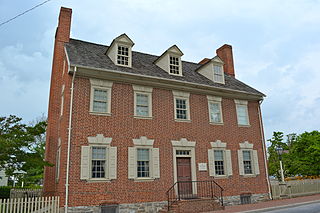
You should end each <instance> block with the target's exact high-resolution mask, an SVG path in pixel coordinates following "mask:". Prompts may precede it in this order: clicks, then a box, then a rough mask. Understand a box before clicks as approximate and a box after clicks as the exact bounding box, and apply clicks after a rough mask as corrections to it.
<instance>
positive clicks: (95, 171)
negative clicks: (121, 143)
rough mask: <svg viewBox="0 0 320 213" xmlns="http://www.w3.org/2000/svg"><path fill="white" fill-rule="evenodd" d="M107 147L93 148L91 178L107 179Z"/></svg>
mask: <svg viewBox="0 0 320 213" xmlns="http://www.w3.org/2000/svg"><path fill="white" fill-rule="evenodd" d="M106 152H107V148H106V147H99V146H96V147H91V178H106V166H107V165H106V158H107V153H106Z"/></svg>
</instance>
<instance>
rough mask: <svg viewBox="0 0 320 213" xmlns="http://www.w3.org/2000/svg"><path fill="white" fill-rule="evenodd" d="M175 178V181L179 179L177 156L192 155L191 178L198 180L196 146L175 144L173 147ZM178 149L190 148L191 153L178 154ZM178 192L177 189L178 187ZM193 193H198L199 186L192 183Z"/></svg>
mask: <svg viewBox="0 0 320 213" xmlns="http://www.w3.org/2000/svg"><path fill="white" fill-rule="evenodd" d="M172 150H173V180H174V183H176V182H177V181H178V174H177V158H178V157H190V164H191V180H192V181H196V180H197V175H196V171H197V170H196V159H195V148H194V147H190V146H189V147H186V146H174V147H173V149H172ZM177 150H189V151H190V154H189V155H181V156H177V155H176V151H177ZM176 192H177V189H176ZM192 193H193V194H197V187H194V184H192Z"/></svg>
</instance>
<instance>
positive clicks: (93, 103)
mask: <svg viewBox="0 0 320 213" xmlns="http://www.w3.org/2000/svg"><path fill="white" fill-rule="evenodd" d="M90 83H91V96H90V112H91V113H98V114H110V112H111V88H112V82H109V81H104V80H98V79H90Z"/></svg>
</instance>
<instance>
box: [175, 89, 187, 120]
mask: <svg viewBox="0 0 320 213" xmlns="http://www.w3.org/2000/svg"><path fill="white" fill-rule="evenodd" d="M173 96H174V114H175V120H177V121H184V120H186V121H188V120H190V107H189V96H190V94H189V93H186V92H180V91H173Z"/></svg>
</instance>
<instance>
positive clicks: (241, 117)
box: [237, 105, 249, 125]
mask: <svg viewBox="0 0 320 213" xmlns="http://www.w3.org/2000/svg"><path fill="white" fill-rule="evenodd" d="M247 109H248V108H247V106H246V105H237V116H238V123H239V124H241V125H248V124H249V119H248V113H247Z"/></svg>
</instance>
